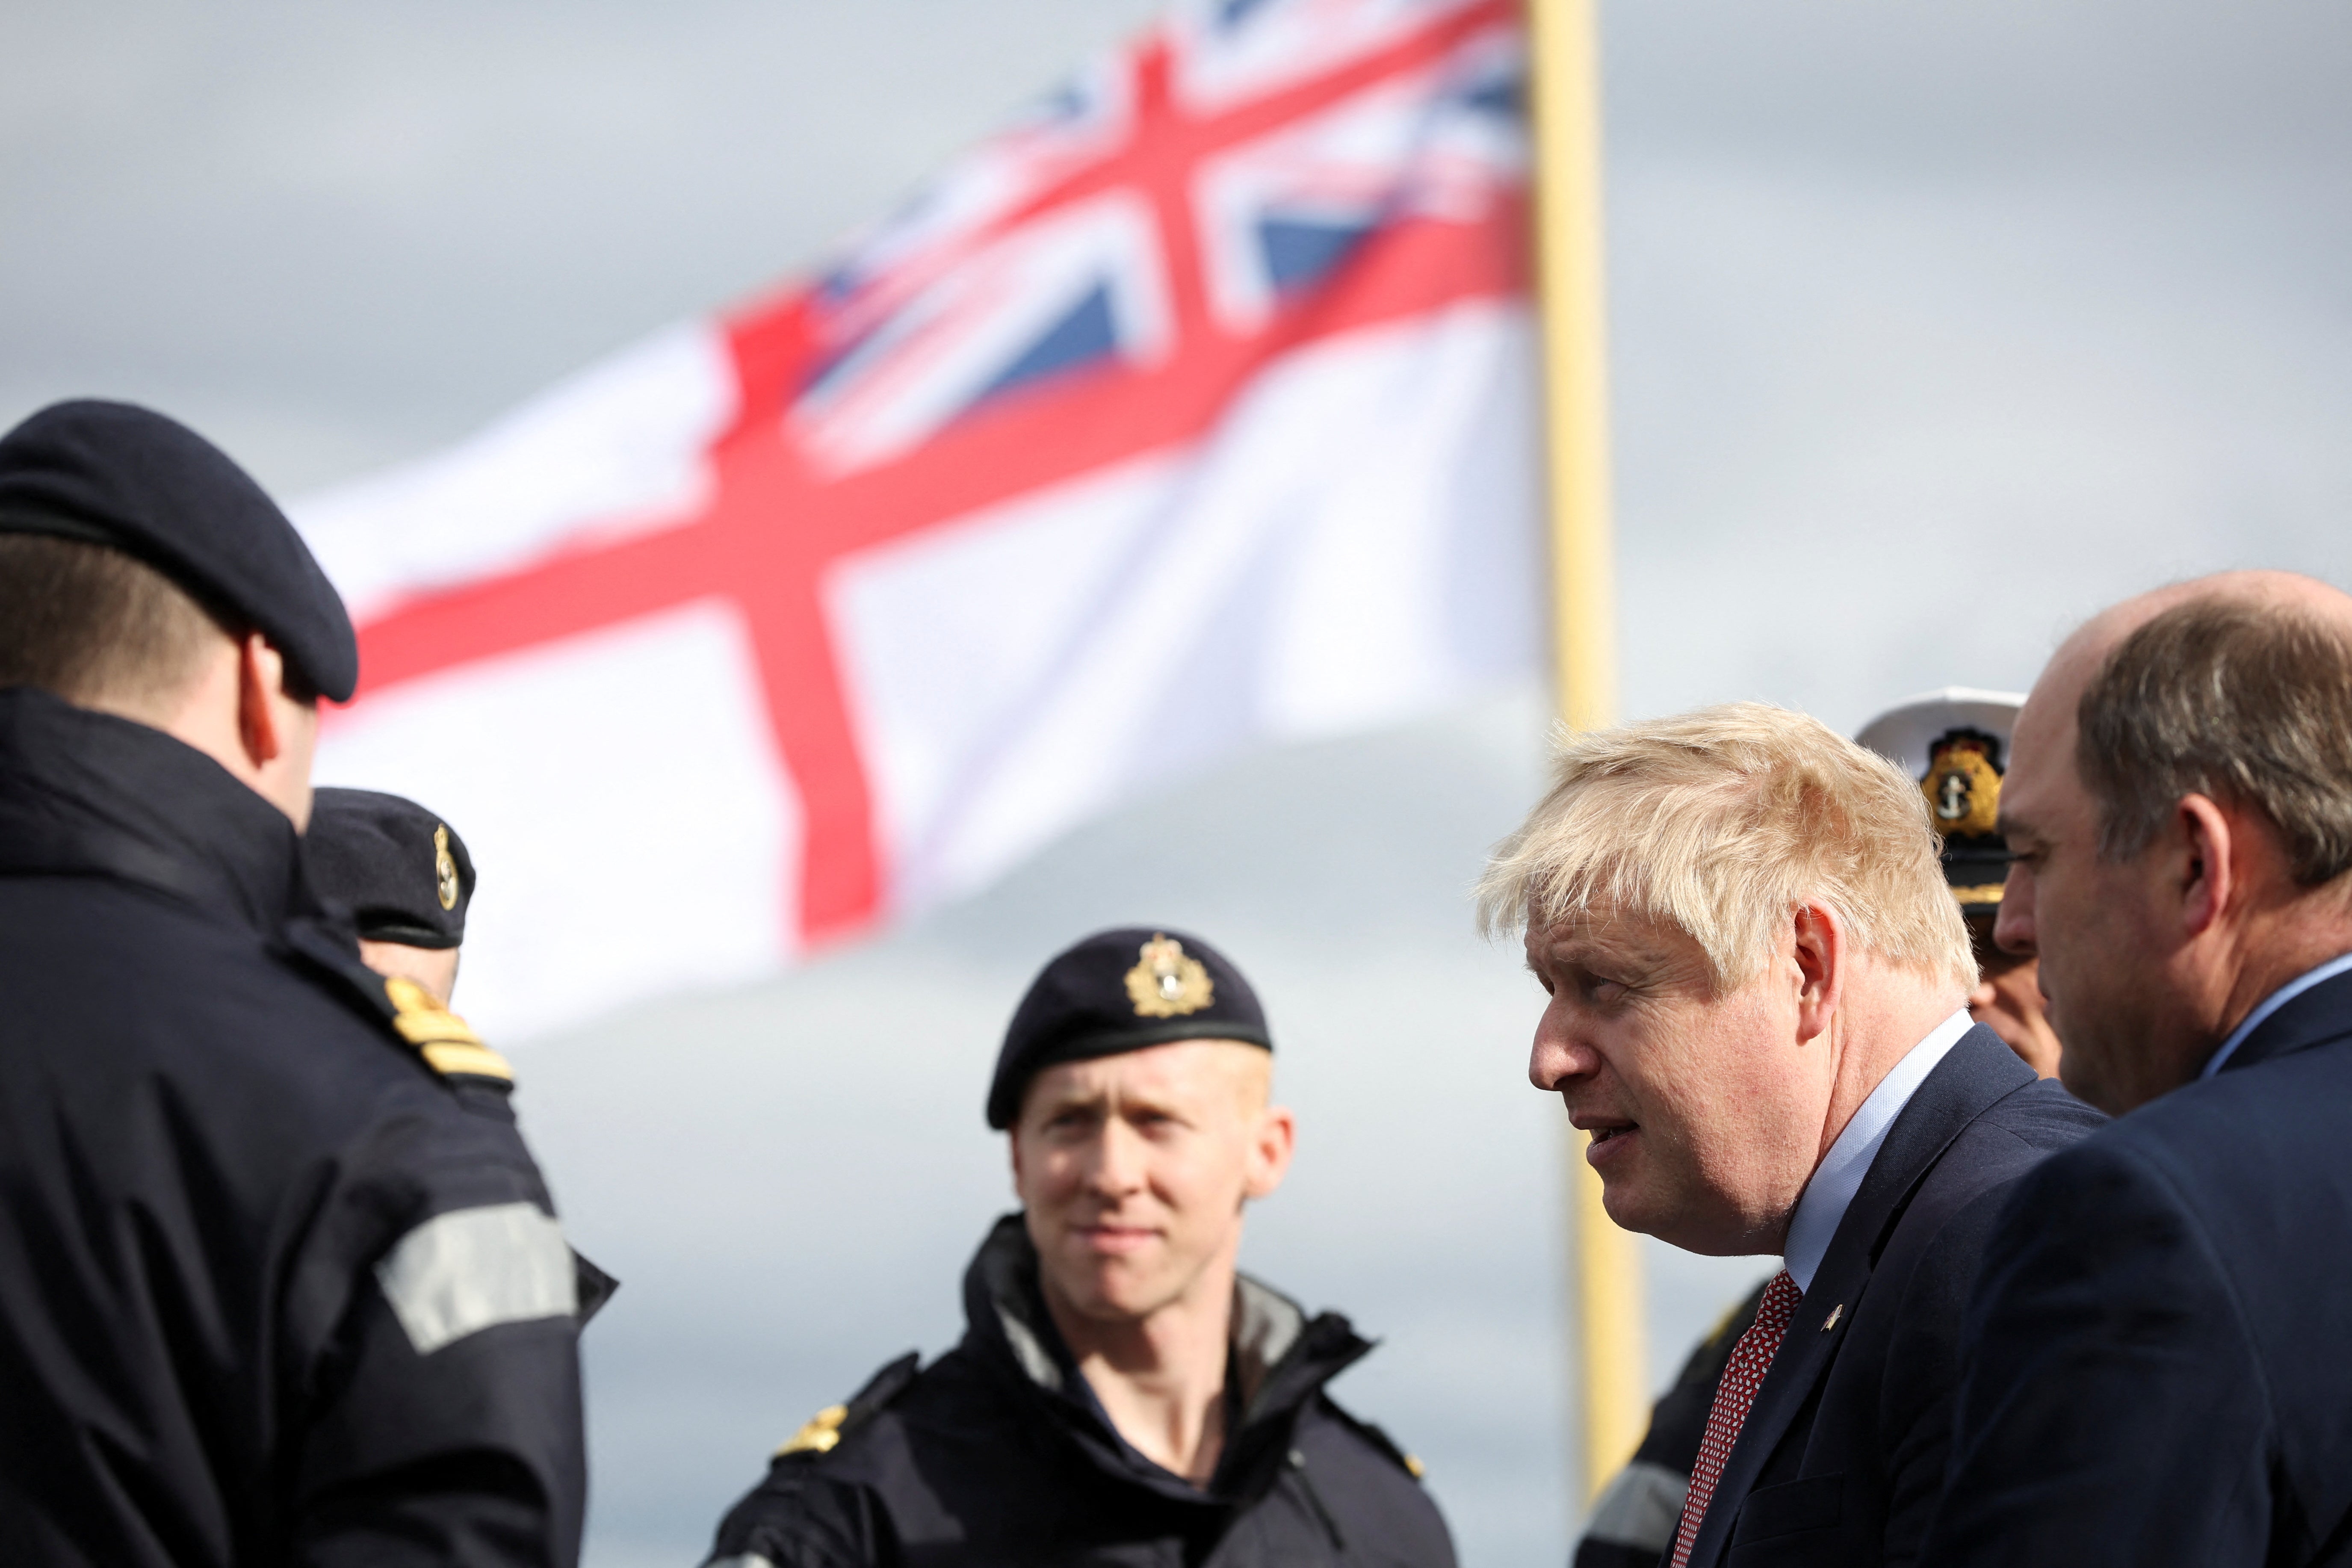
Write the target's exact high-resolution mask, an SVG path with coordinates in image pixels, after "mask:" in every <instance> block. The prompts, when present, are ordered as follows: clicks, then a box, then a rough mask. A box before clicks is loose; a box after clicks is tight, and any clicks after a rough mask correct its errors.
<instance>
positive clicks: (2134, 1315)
mask: <svg viewBox="0 0 2352 1568" xmlns="http://www.w3.org/2000/svg"><path fill="white" fill-rule="evenodd" d="M1993 1257H1994V1258H1995V1261H1993V1262H1991V1263H1989V1264H1988V1266H1987V1268H1986V1270H1985V1275H1984V1278H1983V1279H1982V1280H1981V1282H1980V1283H1979V1289H1978V1295H1977V1298H1976V1300H1974V1301H1972V1302H1971V1303H1970V1304H1969V1349H1968V1352H1967V1355H1966V1357H1965V1359H1964V1363H1963V1367H1962V1374H1963V1381H1962V1384H1961V1393H1960V1402H1959V1409H1958V1428H1957V1430H1956V1434H1955V1447H1954V1451H1953V1465H1952V1471H1951V1479H1950V1481H1949V1482H1948V1490H1947V1494H1946V1497H1945V1500H1944V1503H1943V1507H1942V1509H1941V1510H1939V1512H1938V1513H1937V1519H1936V1523H1935V1525H1934V1528H1933V1531H1932V1533H1931V1537H1930V1546H1929V1552H1928V1561H1929V1562H1931V1563H1937V1564H1939V1565H1940V1564H1959V1563H1969V1564H1994V1563H1998V1564H2000V1568H2030V1565H2032V1564H2039V1563H2064V1564H2067V1568H2084V1565H2096V1564H2102V1563H2116V1564H2126V1563H2128V1564H2131V1565H2132V1568H2163V1565H2166V1564H2171V1563H2200V1564H2202V1563H2248V1564H2280V1565H2284V1564H2303V1563H2344V1562H2347V1561H2352V975H2342V976H2338V977H2336V978H2335V979H2333V980H2328V981H2325V982H2322V983H2321V984H2318V985H2315V986H2314V987H2312V989H2310V990H2309V991H2306V992H2305V993H2304V994H2302V995H2300V996H2298V997H2296V998H2295V999H2294V1001H2292V1002H2289V1003H2287V1004H2286V1005H2284V1006H2283V1007H2281V1008H2280V1009H2279V1010H2278V1011H2277V1012H2276V1013H2274V1014H2273V1015H2272V1016H2270V1017H2269V1018H2267V1019H2265V1020H2264V1021H2263V1025H2262V1026H2261V1027H2260V1028H2257V1029H2256V1030H2255V1031H2254V1032H2253V1033H2252V1034H2251V1035H2249V1036H2247V1037H2246V1039H2245V1041H2244V1042H2243V1043H2242V1045H2241V1046H2240V1047H2238V1050H2237V1053H2236V1055H2234V1056H2233V1057H2231V1058H2230V1060H2229V1062H2228V1063H2227V1064H2225V1065H2224V1066H2223V1068H2222V1069H2221V1072H2220V1073H2219V1074H2217V1075H2216V1076H2215V1077H2213V1078H2212V1079H2209V1080H2206V1081H2203V1082H2200V1083H2192V1084H2190V1085H2189V1086H2188V1087H2186V1088H2184V1089H2176V1090H2174V1091H2173V1092H2172V1093H2170V1094H2168V1095H2166V1096H2165V1097H2164V1098H2163V1099H2161V1100H2157V1101H2155V1102H2154V1103H2153V1104H2150V1105H2147V1106H2143V1107H2142V1108H2140V1109H2139V1110H2135V1111H2133V1112H2132V1113H2131V1114H2130V1115H2128V1116H2126V1117H2124V1118H2122V1119H2121V1120H2119V1121H2116V1122H2115V1123H2114V1124H2113V1125H2112V1126H2110V1127H2108V1128H2107V1129H2105V1131H2102V1132H2100V1133H2099V1134H2098V1135H2097V1136H2095V1137H2094V1138H2091V1139H2090V1140H2088V1141H2086V1142H2083V1143H2081V1144H2079V1145H2077V1146H2076V1147H2075V1148H2074V1149H2072V1150H2070V1151H2069V1152H2066V1153H2065V1154H2063V1155H2061V1156H2059V1157H2058V1158H2056V1159H2053V1160H2052V1161H2050V1162H2049V1163H2047V1164H2045V1165H2043V1166H2042V1168H2041V1169H2040V1170H2038V1171H2036V1172H2035V1173H2033V1175H2032V1177H2031V1178H2030V1179H2029V1180H2028V1181H2027V1182H2026V1183H2025V1184H2024V1185H2023V1186H2022V1187H2021V1190H2020V1191H2019V1193H2018V1194H2017V1197H2016V1200H2015V1202H2014V1203H2013V1205H2011V1209H2010V1211H2009V1212H2008V1213H2007V1214H2006V1215H2003V1216H2002V1220H2001V1226H2000V1231H1999V1233H1998V1234H1997V1237H1996V1238H1995V1241H1994V1244H1993Z"/></svg>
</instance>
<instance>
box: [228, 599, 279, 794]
mask: <svg viewBox="0 0 2352 1568" xmlns="http://www.w3.org/2000/svg"><path fill="white" fill-rule="evenodd" d="M285 684H286V661H285V660H284V659H283V658H281V657H279V655H278V650H277V649H276V648H274V647H270V646H269V644H268V642H266V641H264V640H263V639H262V636H261V634H260V633H259V632H247V633H246V634H245V637H244V640H243V641H241V642H240V643H238V644H237V649H236V738H237V742H238V743H239V744H240V745H242V746H243V747H244V748H245V755H246V759H247V762H249V763H251V764H252V765H253V766H254V767H255V768H256V769H259V768H263V767H267V766H268V764H269V763H274V762H276V761H277V760H278V754H279V753H280V752H283V751H285V749H286V737H285V736H283V735H281V734H279V733H278V712H277V710H276V708H275V707H274V706H273V705H272V704H271V701H270V700H271V699H272V698H274V697H276V696H277V695H278V692H279V691H280V690H282V689H284V687H285Z"/></svg>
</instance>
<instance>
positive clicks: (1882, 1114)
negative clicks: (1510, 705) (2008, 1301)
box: [1480, 703, 2098, 1568]
mask: <svg viewBox="0 0 2352 1568" xmlns="http://www.w3.org/2000/svg"><path fill="white" fill-rule="evenodd" d="M1480 902H1481V910H1482V912H1483V914H1484V915H1485V917H1486V921H1487V923H1488V925H1489V927H1490V929H1491V928H1494V927H1497V926H1521V925H1523V926H1524V928H1525V930H1526V948H1527V960H1528V967H1529V968H1530V969H1531V970H1533V972H1534V973H1535V974H1536V977H1537V979H1538V981H1539V982H1541V984H1542V985H1543V987H1544V989H1545V991H1546V992H1547V993H1549V1002H1548V1004H1547V1005H1546V1006H1545V1009H1544V1012H1543V1016H1542V1018H1541V1020H1540V1021H1539V1022H1538V1025H1537V1028H1536V1039H1535V1048H1534V1051H1533V1054H1532V1058H1531V1060H1530V1063H1529V1077H1530V1078H1531V1079H1533V1080H1534V1081H1535V1083H1536V1085H1537V1086H1538V1088H1540V1089H1547V1090H1549V1091H1552V1092H1556V1093H1558V1094H1559V1095H1560V1097H1561V1098H1562V1100H1564V1101H1565V1102H1566V1105H1567V1108H1568V1111H1569V1114H1570V1120H1571V1121H1573V1122H1574V1123H1575V1124H1576V1125H1577V1126H1579V1127H1581V1128H1584V1129H1586V1130H1588V1131H1591V1133H1592V1134H1593V1137H1592V1142H1591V1146H1590V1147H1589V1149H1588V1150H1587V1152H1586V1158H1587V1159H1588V1160H1589V1161H1590V1162H1591V1164H1592V1166H1593V1168H1594V1169H1595V1170H1596V1171H1597V1172H1598V1173H1600V1175H1601V1183H1602V1187H1603V1202H1604V1203H1605V1204H1606V1205H1607V1207H1608V1211H1609V1214H1610V1217H1611V1218H1612V1219H1614V1220H1615V1221H1616V1222H1617V1223H1618V1224H1620V1225H1622V1226H1625V1227H1626V1228H1627V1229H1630V1230H1637V1231H1642V1232H1645V1233H1647V1234H1649V1235H1653V1236H1656V1237H1660V1238H1661V1239H1663V1240H1665V1241H1668V1242H1671V1243H1673V1244H1675V1246H1678V1247H1685V1248H1688V1249H1689V1250H1691V1251H1694V1252H1701V1253H1706V1254H1712V1255H1716V1256H1733V1255H1738V1254H1747V1253H1780V1254H1781V1255H1782V1258H1783V1260H1784V1267H1783V1268H1782V1269H1781V1270H1780V1273H1778V1274H1776V1275H1774V1276H1773V1277H1772V1279H1771V1280H1770V1281H1769V1283H1768V1285H1767V1287H1766V1289H1765V1292H1764V1297H1763V1300H1762V1304H1761V1306H1760V1307H1759V1310H1758V1313H1757V1316H1756V1319H1755V1321H1754V1322H1753V1323H1751V1324H1750V1325H1749V1326H1748V1330H1747V1331H1746V1332H1745V1333H1744V1334H1742V1335H1741V1336H1740V1339H1739V1341H1738V1343H1737V1345H1736V1346H1735V1347H1734V1348H1733V1350H1732V1352H1731V1354H1730V1357H1729V1362H1728V1365H1727V1368H1726V1370H1725V1373H1724V1374H1723V1377H1722V1379H1721V1381H1720V1383H1719V1384H1717V1388H1716V1391H1715V1395H1714V1398H1713V1401H1712V1404H1711V1406H1710V1409H1709V1412H1708V1415H1707V1421H1706V1435H1705V1438H1704V1440H1703V1442H1702V1444H1701V1446H1700V1450H1699V1461H1698V1464H1697V1467H1696V1469H1695V1470H1694V1472H1693V1474H1692V1477H1691V1483H1690V1489H1689V1495H1688V1497H1687V1499H1686V1500H1685V1504H1684V1507H1683V1510H1682V1515H1681V1520H1680V1522H1679V1524H1678V1525H1677V1527H1676V1531H1675V1542H1674V1546H1673V1552H1672V1556H1671V1559H1670V1561H1671V1562H1672V1563H1673V1564H1674V1565H1675V1568H1683V1565H1684V1564H1685V1563H1702V1564H1709V1565H1712V1564H1715V1563H1724V1562H1727V1561H1728V1562H1736V1563H1741V1564H1743V1565H1748V1564H1753V1565H1757V1568H1762V1565H1765V1564H1771V1563H1825V1562H1836V1563H1885V1562H1904V1561H1907V1560H1908V1559H1909V1557H1910V1556H1911V1554H1912V1553H1913V1552H1915V1551H1916V1545H1917V1542H1918V1540H1919V1538H1920V1536H1921V1535H1922V1533H1923V1532H1924V1531H1925V1530H1926V1527H1927V1510H1928V1509H1929V1508H1930V1507H1931V1506H1932V1505H1933V1502H1934V1500H1935V1497H1936V1494H1937V1489H1938V1487H1939V1486H1940V1484H1941V1482H1942V1479H1943V1464H1944V1457H1945V1442H1944V1434H1945V1431H1946V1427H1947V1425H1948V1420H1949V1416H1950V1405H1951V1392H1952V1379H1951V1363H1952V1355H1953V1349H1954V1341H1955V1339H1956V1338H1957V1335H1958V1328H1959V1323H1958V1318H1959V1310H1958V1302H1959V1300H1960V1298H1961V1296H1962V1294H1963V1293H1964V1292H1965V1290H1966V1289H1967V1285H1968V1282H1969V1279H1972V1278H1973V1276H1974V1274H1975V1272H1976V1268H1977V1263H1978V1259H1979V1254H1980V1252H1981V1250H1982V1247H1983V1239H1984V1236H1985V1233H1986V1231H1987V1230H1988V1229H1989V1228H1990V1224H1991V1220H1992V1215H1993V1213H1994V1210H1995V1207H1996V1206H1997V1205H1998V1203H1999V1200H2000V1196H2001V1194H2002V1193H2003V1191H2004V1190H2005V1188H2006V1187H2007V1186H2008V1185H2010V1184H2012V1183H2014V1182H2015V1181H2016V1180H2017V1179H2018V1177H2020V1176H2021V1175H2022V1174H2023V1173H2025V1172H2026V1171H2027V1170H2029V1169H2031V1168H2032V1165H2033V1164H2034V1163H2037V1162H2038V1161H2039V1160H2041V1159H2042V1157H2044V1156H2045V1155H2046V1154H2047V1153H2048V1152H2051V1151H2053V1150H2055V1149H2059V1148H2063V1147H2065V1146H2066V1145H2068V1144H2070V1143H2072V1142H2074V1141H2075V1140H2077V1139H2079V1138H2080V1137H2082V1136H2083V1135H2084V1132H2086V1131H2089V1130H2090V1128H2091V1127H2092V1126H2094V1125H2095V1124H2096V1122H2097V1121H2098V1118H2097V1116H2096V1114H2095V1112H2092V1111H2090V1110H2087V1109H2086V1108H2084V1107H2083V1106H2081V1105H2079V1104H2077V1103H2076V1102H2075V1101H2074V1100H2071V1099H2069V1098H2068V1097H2067V1096H2066V1095H2065V1094H2064V1093H2063V1091H2062V1090H2060V1089H2058V1087H2057V1086H2056V1085H2054V1084H2049V1083H2044V1082H2042V1081H2040V1080H2039V1079H2036V1077H2035V1076H2034V1074H2033V1072H2032V1069H2031V1068H2027V1067H2025V1066H2024V1065H2023V1064H2022V1063H2021V1062H2020V1061H2019V1060H2018V1058H2016V1056H2015V1055H2014V1054H2013V1053H2011V1051H2010V1049H2009V1048H2008V1047H2006V1046H2004V1045H2003V1044H2002V1043H2001V1041H2000V1038H1999V1037H1997V1036H1996V1035H1994V1034H1993V1032H1992V1031H1991V1030H1990V1029H1987V1028H1985V1027H1983V1026H1980V1025H1975V1024H1972V1023H1971V1022H1970V1020H1969V1016H1968V1014H1967V1012H1966V1011H1965V1009H1964V1007H1963V1003H1964V1001H1965V999H1966V998H1967V996H1968V994H1969V991H1970V989H1972V988H1973V986H1974V985H1975V983H1976V963H1975V960H1974V958H1973V957H1972V955H1971V954H1970V952H1969V939H1968V931H1967V930H1966V927H1965V925H1964V924H1963V922H1962V921H1961V918H1960V913H1959V910H1958V907H1957V906H1956V905H1955V903H1954V902H1953V900H1952V897H1951V894H1950V892H1949V890H1948V885H1947V884H1946V882H1945V879H1944V875H1943V871H1942V868H1941V866H1940V865H1939V863H1938V844H1937V837H1936V835H1935V833H1934V831H1933V829H1932V828H1931V827H1930V826H1929V824H1928V813H1927V804H1926V802H1925V801H1924V800H1922V798H1921V796H1920V792H1919V789H1918V787H1917V785H1916V784H1915V783H1914V782H1913V781H1911V780H1910V779H1907V778H1906V777H1905V776H1904V775H1903V774H1902V773H1900V772H1899V771H1898V770H1897V769H1895V767H1894V766H1893V765H1891V764H1890V763H1887V762H1886V761H1885V759H1884V758H1881V757H1877V756H1874V755H1873V754H1872V753H1871V752H1866V751H1864V749H1863V748H1861V747H1860V746H1858V745H1856V744H1854V743H1853V742H1851V741H1848V740H1845V739H1844V738H1843V737H1842V736H1839V735H1837V734H1835V733H1833V732H1832V731H1830V730H1828V729H1827V728H1825V727H1824V726H1822V724H1820V723H1818V722H1816V721H1813V720H1811V719H1808V718H1806V717H1804V716H1803V715H1801V714H1797V713H1790V712H1787V711H1785V710H1780V709H1776V708H1769V707H1764V706H1762V705H1759V704H1753V703H1743V704H1736V705H1732V706H1728V707H1723V708H1716V709H1708V710H1702V711H1699V712H1696V713H1690V714H1685V715H1682V716H1680V717H1677V718H1673V719H1664V720H1658V721H1651V722H1648V723H1643V724H1634V725H1629V726H1626V727H1624V728H1622V729H1618V730H1612V731H1598V732H1591V733H1583V734H1574V735H1570V736H1568V737H1567V738H1566V739H1564V740H1563V741H1562V742H1560V747H1559V753H1558V757H1557V762H1556V764H1555V772H1554V782H1553V784H1552V787H1551V790H1550V791H1549V794H1548V795H1546V796H1545V798H1544V799H1543V800H1542V801H1541V802H1540V803H1539V804H1538V805H1537V807H1536V809H1535V811H1534V812H1533V813H1532V814H1531V815H1530V816H1529V817H1528V821H1527V822H1526V823H1525V824H1524V825H1523V826H1521V827H1520V828H1519V830H1518V831H1517V833H1515V834H1514V835H1513V836H1512V837H1510V838H1509V839H1507V840H1506V841H1505V843H1504V844H1503V846H1502V847H1501V848H1500V849H1498V851H1497V852H1496V858H1495V859H1494V861H1493V863H1492V864H1491V865H1490V866H1489V867H1488V869H1487V874H1486V879H1485V880H1484V881H1483V883H1482V884H1481V888H1480Z"/></svg>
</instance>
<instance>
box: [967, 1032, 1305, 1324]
mask: <svg viewBox="0 0 2352 1568" xmlns="http://www.w3.org/2000/svg"><path fill="white" fill-rule="evenodd" d="M1272 1066H1273V1058H1272V1057H1271V1055H1270V1053H1268V1052H1266V1051H1265V1050H1264V1049H1262V1048H1261V1047H1256V1046H1251V1045H1244V1044H1242V1043H1240V1042H1237V1041H1232V1040H1182V1041H1178V1042H1176V1043H1174V1044H1171V1045H1165V1046H1153V1047H1148V1048H1146V1049H1143V1050H1137V1051H1127V1052H1123V1053H1121V1054H1119V1055H1118V1056H1111V1057H1099V1058H1096V1059H1094V1060H1092V1061H1082V1062H1067V1063H1065V1064H1063V1065H1061V1066H1059V1067H1052V1068H1046V1069H1045V1070H1044V1071H1043V1072H1040V1073H1039V1074H1038V1075H1037V1077H1036V1079H1034V1081H1033V1082H1031V1084H1030V1085H1029V1089H1028V1093H1027V1094H1026V1095H1025V1096H1024V1099H1023V1100H1022V1106H1021V1120H1020V1121H1019V1122H1018V1123H1017V1124H1016V1125H1015V1126H1014V1128H1013V1187H1014V1190H1015V1191H1016V1192H1018V1193H1019V1194H1020V1196H1021V1203H1022V1207H1023V1208H1024V1211H1025V1214H1026V1218H1027V1223H1028V1227H1029V1237H1030V1240H1031V1241H1033V1242H1034V1243H1035V1244H1036V1247H1037V1257H1038V1261H1039V1265H1040V1268H1041V1271H1042V1273H1043V1276H1044V1278H1043V1280H1042V1283H1043V1284H1044V1286H1045V1291H1046V1293H1047V1295H1048V1297H1049V1298H1051V1299H1053V1300H1055V1302H1056V1303H1057V1304H1058V1305H1060V1306H1062V1307H1064V1308H1066V1309H1068V1310H1073V1311H1076V1312H1077V1313H1078V1314H1079V1315H1081V1316H1084V1317H1087V1318H1092V1319H1096V1320H1097V1321H1105V1322H1134V1321H1140V1320H1142V1319H1145V1318H1148V1317H1150V1315H1151V1314H1152V1313H1154V1312H1156V1311H1158V1310H1160V1309H1161V1308H1163V1307H1167V1306H1170V1305H1171V1304H1173V1303H1176V1302H1178V1301H1181V1300H1188V1299H1189V1297H1190V1296H1192V1295H1193V1294H1196V1293H1197V1292H1198V1290H1199V1289H1202V1287H1203V1281H1204V1279H1206V1278H1208V1277H1209V1276H1210V1275H1211V1271H1212V1268H1213V1266H1215V1265H1217V1264H1218V1263H1220V1261H1222V1262H1223V1263H1224V1264H1226V1265H1227V1266H1230V1264H1231V1262H1232V1260H1233V1258H1234V1255H1235V1254H1236V1253H1237V1252H1238V1250H1239V1248H1240V1245H1241V1232H1242V1205H1244V1202H1246V1201H1247V1200H1248V1199H1251V1198H1257V1197H1264V1196H1265V1195H1266V1194H1269V1193H1271V1192H1273V1191H1274V1189H1275V1188H1276V1186H1277V1185H1279V1184H1280V1183H1281V1181H1282V1175H1283V1172H1284V1171H1285V1170H1286V1168H1287V1167H1288V1165H1289V1162H1290V1151H1291V1143H1292V1137H1293V1127H1292V1121H1291V1118H1290V1113H1289V1112H1288V1111H1286V1110H1279V1109H1276V1108H1274V1107H1270V1106H1268V1105H1267V1104H1266V1092H1267V1089H1268V1086H1269V1082H1270V1074H1271V1072H1272ZM1216 1278H1218V1279H1222V1278H1223V1273H1222V1271H1219V1273H1218V1274H1217V1276H1216Z"/></svg>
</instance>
